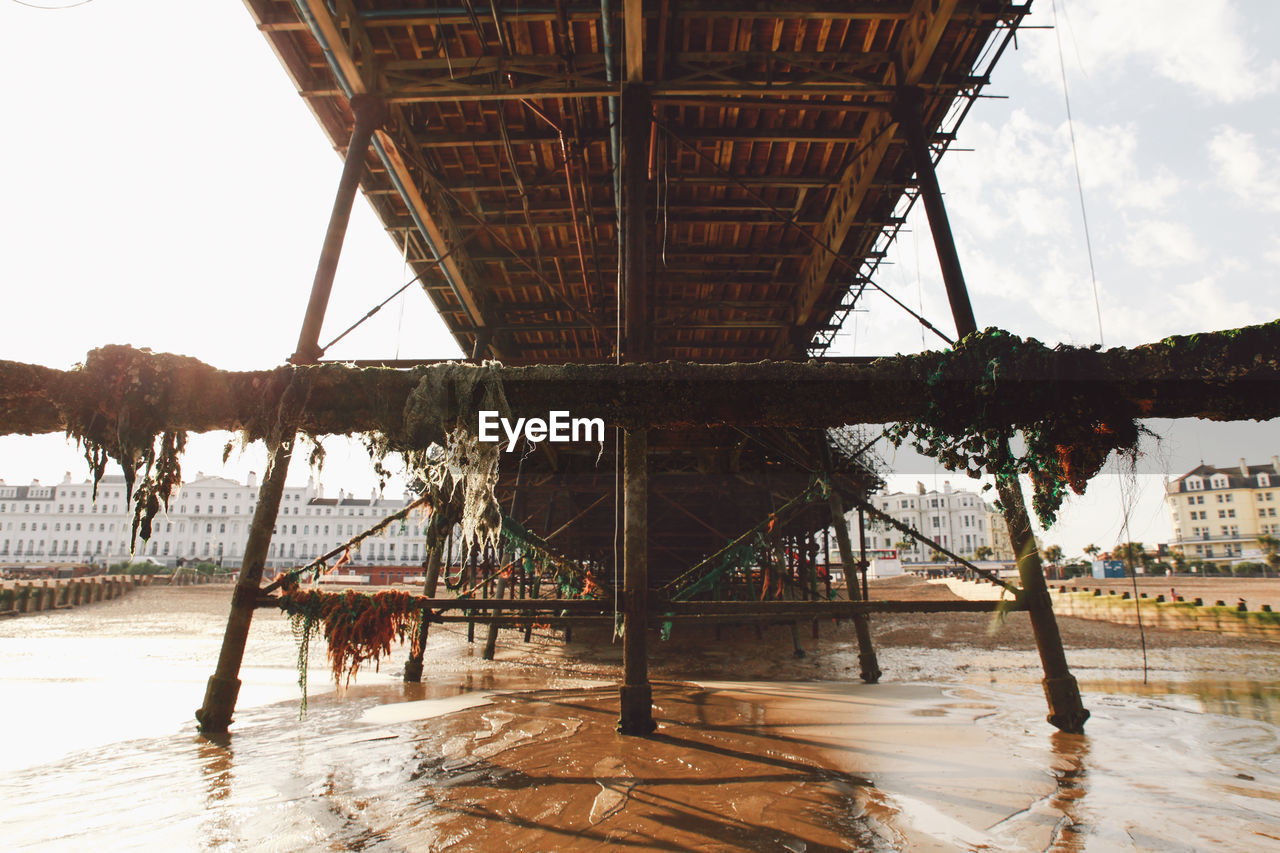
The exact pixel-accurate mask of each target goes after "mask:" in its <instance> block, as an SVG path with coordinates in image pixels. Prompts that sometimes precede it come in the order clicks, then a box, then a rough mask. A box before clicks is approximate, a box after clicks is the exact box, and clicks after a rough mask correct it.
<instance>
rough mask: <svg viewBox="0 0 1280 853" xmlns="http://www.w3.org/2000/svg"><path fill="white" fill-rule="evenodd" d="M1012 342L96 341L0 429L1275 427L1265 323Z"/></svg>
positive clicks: (11, 394)
mask: <svg viewBox="0 0 1280 853" xmlns="http://www.w3.org/2000/svg"><path fill="white" fill-rule="evenodd" d="M535 328H536V327H533V328H531V330H534V329H535ZM997 337H1000V336H997ZM1002 339H1003V340H1011V339H1012V338H1011V336H1004V337H1003V338H1002ZM968 340H969V339H966V341H968ZM975 340H976V338H975ZM1012 340H1013V341H1015V343H1013V344H1012V348H1011V349H1009V350H1008V352H1007V354H1006V355H1003V356H1001V357H1000V358H999V359H993V360H991V361H990V362H989V361H988V360H987V356H985V355H983V356H981V357H980V358H976V359H975V358H971V357H970V358H966V353H967V351H966V349H965V346H964V344H963V342H962V345H961V347H960V348H959V349H957V350H956V351H954V352H951V351H948V352H927V353H921V354H918V355H910V356H893V357H888V358H882V359H878V360H875V361H872V362H870V363H839V362H838V363H824V362H822V361H808V362H777V361H775V362H755V363H734V364H701V363H686V362H657V363H634V364H620V365H615V364H561V365H534V366H528V367H504V366H501V365H497V364H488V365H484V366H479V365H471V364H457V363H446V364H437V365H430V366H425V367H420V368H416V369H413V370H407V371H401V370H393V369H387V368H381V369H379V368H369V369H360V368H355V367H349V366H346V365H341V364H324V365H316V366H283V367H278V368H275V369H272V370H264V371H252V372H229V371H222V370H218V369H216V368H214V367H211V366H209V365H207V364H204V363H203V362H200V361H197V360H196V359H192V358H187V357H183V356H174V355H167V354H155V353H150V352H147V351H143V350H136V349H133V348H131V347H123V346H112V347H104V348H102V349H98V350H94V351H93V352H91V353H90V354H89V356H88V358H87V359H86V361H85V364H84V365H83V366H81V367H77V368H76V369H73V370H57V369H53V368H49V367H43V366H40V365H33V364H23V363H20V362H12V361H0V432H2V433H4V434H36V433H49V432H62V431H66V430H70V431H71V432H72V433H73V434H75V435H86V436H88V437H90V438H94V437H105V438H107V439H108V440H109V439H110V437H111V436H113V435H115V434H117V432H118V431H119V430H120V429H122V428H125V429H129V430H131V431H133V432H138V431H142V432H143V433H145V432H146V431H150V432H151V433H152V434H156V433H158V432H160V431H161V430H164V429H168V430H173V431H192V432H206V431H210V430H243V431H245V432H246V433H247V435H248V437H250V438H256V437H260V436H263V435H266V434H267V433H268V431H269V430H270V428H271V426H272V425H273V424H274V423H275V422H276V419H277V417H278V416H279V406H280V403H281V399H282V398H283V399H285V400H286V404H287V405H288V406H290V407H300V411H297V413H296V422H297V423H298V424H299V428H300V429H302V430H304V431H306V432H308V433H310V434H313V435H332V434H350V433H356V432H374V431H376V432H381V433H383V434H384V435H386V437H387V438H388V440H389V441H390V443H391V446H392V447H393V448H406V447H425V446H427V445H428V444H430V443H431V442H433V441H438V440H439V439H440V438H441V425H442V424H445V423H452V422H454V421H455V420H456V419H457V418H459V417H460V416H461V417H464V418H465V417H471V418H472V419H473V420H474V413H472V412H464V411H461V410H459V409H458V404H457V402H456V401H457V400H458V399H471V394H472V391H473V389H474V388H475V387H476V383H477V382H479V383H489V384H497V385H501V391H502V393H503V395H504V396H505V399H506V401H507V403H508V405H509V410H510V412H511V415H512V416H513V417H544V418H545V417H546V416H547V412H548V411H550V410H553V409H554V410H566V411H568V412H570V413H572V416H574V417H586V418H595V417H599V418H602V419H604V421H605V423H606V424H610V425H620V426H624V427H637V426H644V427H649V428H658V429H681V428H702V427H706V426H709V425H718V424H728V425H735V426H766V425H767V426H779V427H809V428H817V427H830V426H840V425H844V424H857V423H890V422H898V421H907V420H915V419H917V418H919V417H920V416H921V415H922V414H923V413H924V411H925V410H926V407H927V401H928V400H929V399H930V398H931V397H932V398H935V399H936V398H937V397H938V395H939V386H940V383H941V384H943V385H946V386H947V390H946V392H945V394H946V397H947V399H948V401H950V403H951V404H954V405H965V406H973V407H977V408H979V409H981V410H982V412H983V415H982V417H983V419H984V420H986V421H989V422H990V423H992V424H999V425H1015V426H1021V425H1031V424H1034V423H1036V422H1037V421H1040V420H1043V419H1053V418H1064V419H1066V418H1069V419H1073V420H1075V421H1080V420H1081V410H1082V408H1088V407H1090V406H1092V405H1095V404H1098V405H1101V406H1103V407H1104V408H1105V410H1106V412H1107V414H1108V415H1109V416H1111V417H1115V416H1120V417H1164V418H1179V417H1197V418H1206V419H1211V420H1247V419H1259V420H1261V419H1268V418H1273V417H1277V416H1280V321H1274V322H1272V323H1269V324H1267V325H1263V326H1252V327H1248V328H1244V329H1236V330H1231V331H1225V332H1212V333H1204V334H1199V335H1192V336H1188V337H1174V338H1166V339H1165V340H1163V341H1159V342H1157V343H1153V344H1147V345H1144V346H1139V347H1134V348H1131V349H1124V348H1117V349H1111V350H1106V351H1094V350H1091V349H1082V348H1075V347H1059V348H1057V349H1049V348H1046V347H1044V346H1042V345H1039V344H1038V343H1037V342H1033V341H1027V342H1016V341H1017V339H1012ZM690 346H691V347H692V348H695V349H696V348H697V347H698V346H699V344H696V343H691V344H690ZM975 346H976V345H975ZM977 351H978V350H975V352H977ZM981 351H982V352H986V350H981ZM948 365H950V367H948ZM992 383H998V385H997V387H998V389H999V390H998V392H992V391H990V390H989V389H990V387H991V386H992ZM287 388H288V389H291V391H290V394H289V395H285V390H286V389H287ZM984 388H987V389H988V390H987V391H984V390H983V389H984ZM957 389H959V390H957ZM1085 414H1086V415H1087V414H1088V413H1087V412H1085ZM290 415H291V416H292V415H293V412H292V411H291V412H290ZM1086 420H1087V418H1086Z"/></svg>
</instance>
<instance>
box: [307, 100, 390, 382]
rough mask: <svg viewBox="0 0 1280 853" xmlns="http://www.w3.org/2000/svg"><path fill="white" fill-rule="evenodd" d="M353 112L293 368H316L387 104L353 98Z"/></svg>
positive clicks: (380, 101) (379, 101)
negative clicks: (359, 192)
mask: <svg viewBox="0 0 1280 853" xmlns="http://www.w3.org/2000/svg"><path fill="white" fill-rule="evenodd" d="M351 111H352V112H353V113H355V126H354V127H353V128H352V130H351V144H350V145H348V146H347V158H346V160H345V161H344V162H343V164H342V177H341V178H340V179H339V181H338V192H337V194H336V195H335V196H334V199H333V211H332V212H331V213H330V214H329V229H328V230H327V231H326V232H325V235H324V246H323V247H322V248H321V249H320V263H319V264H317V265H316V277H315V280H314V281H313V282H312V284H311V299H310V301H308V302H307V314H306V316H305V317H304V318H303V320H302V333H301V334H300V335H298V350H297V352H295V353H294V354H293V357H292V358H290V359H289V360H290V361H292V362H293V363H294V364H314V363H315V362H316V361H317V360H319V358H320V355H321V350H320V327H321V326H322V325H324V313H325V310H326V309H327V308H328V307H329V294H330V293H331V292H333V277H334V275H335V274H336V273H337V271H338V258H339V257H340V256H341V255H342V242H343V240H344V239H345V238H346V236H347V223H348V222H349V221H350V219H351V205H352V204H353V203H354V202H355V198H356V190H358V189H359V188H360V177H361V175H362V174H363V173H364V157H365V153H366V152H367V151H368V150H369V142H370V141H371V140H372V139H373V132H374V131H375V130H377V129H378V128H379V127H380V126H381V125H382V122H383V121H384V120H385V119H386V115H387V108H386V104H385V103H384V102H383V100H382V99H381V98H379V97H377V96H375V95H355V96H353V97H352V98H351Z"/></svg>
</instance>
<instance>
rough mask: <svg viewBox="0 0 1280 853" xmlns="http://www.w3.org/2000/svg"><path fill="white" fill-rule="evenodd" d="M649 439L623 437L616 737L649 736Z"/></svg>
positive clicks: (633, 434) (632, 434) (637, 433)
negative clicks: (619, 685)
mask: <svg viewBox="0 0 1280 853" xmlns="http://www.w3.org/2000/svg"><path fill="white" fill-rule="evenodd" d="M648 451H649V437H648V434H647V433H646V432H645V431H644V430H638V429H637V430H627V431H625V432H624V433H623V437H622V466H623V474H622V484H623V531H622V560H623V563H622V572H623V581H622V582H623V589H624V600H623V614H622V618H623V622H622V626H623V627H622V691H621V692H622V696H621V700H622V702H621V713H620V715H619V718H618V731H619V732H621V733H622V734H624V735H647V734H652V733H653V730H654V729H656V728H657V724H656V723H655V722H654V721H653V688H652V687H651V686H650V684H649V660H648V647H647V645H646V639H647V638H646V636H645V629H646V626H647V624H648V596H649V577H648V574H649V572H648V569H649V566H648V557H649V541H648V540H649V512H648V501H649V472H648V459H647V456H648Z"/></svg>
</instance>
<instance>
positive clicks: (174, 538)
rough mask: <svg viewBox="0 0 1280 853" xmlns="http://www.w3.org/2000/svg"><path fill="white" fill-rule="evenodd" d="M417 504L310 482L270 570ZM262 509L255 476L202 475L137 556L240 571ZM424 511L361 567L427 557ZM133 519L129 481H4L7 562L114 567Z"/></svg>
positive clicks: (299, 492) (2, 534) (290, 509)
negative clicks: (329, 494) (327, 489)
mask: <svg viewBox="0 0 1280 853" xmlns="http://www.w3.org/2000/svg"><path fill="white" fill-rule="evenodd" d="M408 500H409V498H400V499H387V498H379V497H378V496H377V494H376V493H372V494H370V496H369V497H368V498H356V497H354V496H352V495H350V494H347V493H345V492H343V491H341V490H339V492H338V496H337V497H336V498H326V497H325V496H324V487H323V486H317V485H316V484H315V483H314V481H313V480H309V481H308V483H307V485H306V486H304V487H297V486H294V487H287V488H285V490H284V496H283V498H282V500H281V502H280V513H279V515H278V516H277V518H276V531H275V535H274V536H273V537H272V541H271V549H270V552H269V555H268V559H267V565H268V566H269V567H286V566H295V565H300V564H301V563H304V562H307V561H309V560H311V559H313V558H315V557H318V556H320V555H322V554H324V553H326V552H327V551H329V550H332V549H333V548H336V547H337V546H338V545H340V544H342V543H344V542H346V541H347V540H349V539H350V538H351V537H352V536H354V535H355V534H357V533H359V532H360V531H362V530H365V529H367V528H369V527H371V526H373V525H374V524H376V523H377V522H378V521H381V520H382V519H384V518H386V517H387V516H389V515H392V514H394V513H396V512H398V511H399V510H401V509H403V508H404V506H405V505H406V503H407V502H408ZM257 503H258V483H257V476H256V475H255V474H254V473H252V472H250V474H249V477H248V481H247V482H246V483H243V484H242V483H240V482H238V481H236V480H230V479H226V478H224V477H208V476H205V475H204V474H203V473H200V474H197V475H196V479H195V480H193V481H191V482H189V483H184V484H183V485H182V487H181V488H180V489H179V490H178V491H177V492H176V493H175V494H174V496H173V498H172V499H171V500H170V502H169V508H168V511H167V512H165V511H162V512H161V513H160V514H159V515H157V516H156V518H155V520H154V521H153V523H152V534H151V539H150V540H149V541H148V542H145V543H144V542H142V541H141V540H139V541H138V543H137V550H136V551H135V552H134V554H135V557H142V556H146V557H153V558H155V559H156V560H159V561H161V562H163V563H165V564H166V565H169V566H174V565H176V564H177V563H178V560H179V559H182V560H183V561H184V562H187V563H195V562H203V561H208V562H213V563H223V564H225V565H227V566H234V565H238V564H239V562H240V558H241V557H242V556H243V554H244V545H245V540H246V538H247V537H248V535H249V524H250V522H251V521H252V519H253V512H254V510H255V509H256V508H257ZM424 522H425V518H423V517H419V516H416V514H414V515H411V516H410V517H408V518H406V519H404V521H403V522H399V523H395V524H392V525H391V526H390V527H389V528H388V529H387V530H384V531H383V532H382V533H381V534H379V535H378V536H374V537H371V538H370V539H368V540H366V541H365V542H364V543H363V545H362V547H361V550H360V551H359V552H354V553H353V554H352V555H351V556H352V562H353V563H355V564H371V563H376V564H378V565H409V564H414V563H419V562H421V561H422V560H423V559H424V558H425V557H426V551H425V544H424V531H423V525H424ZM132 524H133V515H132V511H131V509H130V507H129V502H128V500H127V495H126V494H125V486H124V477H122V476H120V475H112V476H106V477H103V478H102V482H101V483H100V484H99V485H98V496H97V500H94V498H93V485H92V483H90V482H88V481H85V482H83V483H72V482H71V477H70V475H67V477H66V478H65V479H64V480H63V481H62V483H60V484H58V485H57V486H42V485H40V483H39V482H38V481H37V482H34V483H32V484H31V485H29V486H10V485H6V484H5V483H4V481H3V480H0V563H33V562H40V563H52V562H63V563H86V562H95V563H114V562H119V561H121V560H125V559H127V558H128V557H129V540H130V531H131V527H132Z"/></svg>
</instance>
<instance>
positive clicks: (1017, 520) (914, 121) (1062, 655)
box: [897, 87, 1089, 733]
mask: <svg viewBox="0 0 1280 853" xmlns="http://www.w3.org/2000/svg"><path fill="white" fill-rule="evenodd" d="M898 102H899V104H900V105H901V106H900V109H899V111H898V114H897V120H898V126H899V128H900V130H901V131H902V134H903V136H904V137H905V138H906V141H907V147H908V149H909V150H910V152H911V159H912V161H913V162H914V164H915V168H916V178H917V180H918V182H919V185H920V195H921V198H922V199H923V201H924V205H925V212H926V213H927V214H928V217H929V230H930V231H931V232H932V234H933V243H934V246H935V247H936V250H937V253H938V264H939V266H940V267H941V269H942V280H943V283H944V284H945V285H946V288H947V298H948V300H949V301H950V303H951V314H952V316H953V318H954V319H955V323H956V331H957V332H958V333H959V334H960V336H961V337H964V336H965V335H968V334H971V333H973V332H976V331H977V330H978V324H977V320H976V319H975V318H974V315H973V306H972V305H971V304H970V302H969V291H968V289H967V288H966V287H965V282H964V273H963V271H962V269H961V267H960V257H959V254H958V253H957V251H956V244H955V238H954V236H953V235H952V233H951V224H950V221H949V220H948V219H947V208H946V205H945V204H944V203H943V200H942V190H941V189H940V188H939V186H938V177H937V174H936V173H935V172H934V170H933V158H932V156H930V153H929V145H928V142H927V141H926V139H925V134H924V125H923V115H922V111H923V104H924V97H923V94H922V93H921V92H920V90H919V89H916V88H914V87H907V88H904V89H902V90H901V91H900V95H899V99H898ZM996 490H997V493H998V494H999V496H1000V503H1001V505H1002V506H1003V507H1004V517H1005V524H1006V525H1007V526H1008V528H1009V541H1010V543H1011V544H1012V545H1013V550H1014V553H1015V554H1016V555H1017V558H1018V578H1019V580H1020V581H1021V584H1022V594H1023V603H1024V604H1025V606H1026V608H1027V610H1028V612H1029V614H1030V617H1031V629H1032V632H1033V633H1034V635H1035V638H1036V648H1037V650H1038V651H1039V653H1040V665H1041V667H1042V668H1043V670H1044V679H1043V680H1042V682H1041V684H1042V685H1043V687H1044V695H1045V699H1046V701H1047V702H1048V704H1049V714H1048V717H1047V718H1046V719H1048V721H1049V722H1050V723H1051V724H1052V725H1054V726H1056V727H1058V728H1059V729H1061V730H1062V731H1065V732H1076V733H1079V732H1083V731H1084V724H1085V721H1086V720H1088V719H1089V712H1088V711H1087V710H1086V709H1085V707H1084V704H1083V702H1082V701H1081V699H1080V687H1079V685H1078V684H1077V683H1076V679H1075V676H1073V675H1072V674H1071V670H1070V668H1069V667H1068V666H1067V656H1066V652H1065V651H1063V648H1062V634H1061V633H1060V632H1059V631H1058V622H1057V620H1056V619H1055V618H1054V615H1053V602H1052V600H1051V599H1050V597H1049V589H1048V585H1047V584H1046V583H1045V579H1044V569H1043V567H1042V565H1041V562H1040V552H1039V550H1038V549H1037V548H1036V541H1035V536H1034V535H1033V534H1032V532H1031V520H1030V518H1029V517H1028V515H1027V505H1026V501H1025V499H1024V497H1023V494H1022V486H1021V484H1019V483H1018V481H1017V480H1016V479H1003V478H1000V477H997V478H996Z"/></svg>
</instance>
